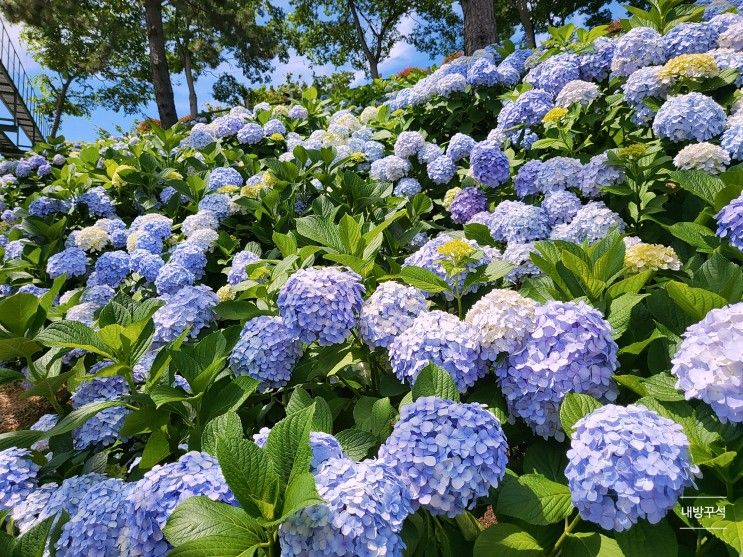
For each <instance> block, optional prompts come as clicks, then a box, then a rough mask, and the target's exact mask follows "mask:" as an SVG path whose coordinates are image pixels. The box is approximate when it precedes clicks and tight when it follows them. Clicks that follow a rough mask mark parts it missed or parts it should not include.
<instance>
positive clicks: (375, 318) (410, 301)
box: [359, 281, 428, 348]
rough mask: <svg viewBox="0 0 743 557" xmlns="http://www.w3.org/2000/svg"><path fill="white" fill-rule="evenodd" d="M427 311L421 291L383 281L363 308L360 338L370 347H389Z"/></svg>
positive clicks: (360, 320) (360, 318) (360, 319)
mask: <svg viewBox="0 0 743 557" xmlns="http://www.w3.org/2000/svg"><path fill="white" fill-rule="evenodd" d="M427 309H428V306H427V304H426V297H425V295H424V294H423V292H421V291H420V290H419V289H417V288H414V287H412V286H404V285H402V284H399V283H396V282H393V281H388V282H383V283H382V284H380V285H379V286H378V287H377V289H376V290H375V291H374V293H373V294H372V295H371V296H369V298H368V299H367V300H366V301H365V302H364V305H363V306H362V307H361V313H360V315H359V332H360V333H361V338H362V339H364V342H366V343H367V344H368V345H369V346H370V347H371V348H387V347H388V346H389V345H390V343H391V342H392V341H393V340H394V339H395V338H396V337H398V336H399V335H400V333H402V332H403V331H404V330H405V329H407V328H408V327H409V326H410V324H411V323H412V322H413V320H414V319H415V318H416V317H418V316H419V315H420V314H421V313H423V312H425V311H427Z"/></svg>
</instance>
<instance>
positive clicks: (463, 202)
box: [449, 187, 488, 224]
mask: <svg viewBox="0 0 743 557" xmlns="http://www.w3.org/2000/svg"><path fill="white" fill-rule="evenodd" d="M487 209H488V198H487V196H486V195H485V192H484V191H482V190H481V189H480V188H475V187H469V188H464V189H463V190H462V191H460V192H459V193H458V194H457V195H456V196H455V197H454V200H453V201H452V203H451V205H450V206H449V213H451V220H452V221H453V222H455V223H457V224H465V223H466V222H468V221H469V220H470V218H472V216H473V215H475V214H476V213H479V212H481V211H487Z"/></svg>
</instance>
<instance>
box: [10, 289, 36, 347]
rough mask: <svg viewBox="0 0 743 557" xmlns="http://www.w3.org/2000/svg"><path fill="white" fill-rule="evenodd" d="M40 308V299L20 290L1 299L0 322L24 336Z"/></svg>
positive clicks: (14, 332)
mask: <svg viewBox="0 0 743 557" xmlns="http://www.w3.org/2000/svg"><path fill="white" fill-rule="evenodd" d="M38 309H39V299H38V298H37V297H36V296H34V295H33V294H27V293H25V292H20V293H18V294H13V295H12V296H8V297H7V298H3V299H2V300H0V323H2V325H3V327H5V328H6V329H7V330H8V331H10V332H11V333H13V334H14V335H15V336H19V337H22V336H23V335H24V333H25V332H26V329H27V328H28V323H29V321H31V319H32V318H33V317H34V315H36V312H37V310H38Z"/></svg>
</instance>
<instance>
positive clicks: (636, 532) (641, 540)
mask: <svg viewBox="0 0 743 557" xmlns="http://www.w3.org/2000/svg"><path fill="white" fill-rule="evenodd" d="M614 538H615V539H616V540H617V544H619V548H620V549H621V550H622V553H623V554H624V556H625V557H645V556H646V555H652V556H653V557H677V556H678V550H679V547H678V542H677V541H676V533H675V532H674V531H673V529H672V528H671V526H670V525H669V524H668V522H667V521H666V520H661V521H660V522H659V523H657V524H650V523H649V522H648V521H646V520H641V521H640V522H638V523H637V524H635V525H634V526H633V527H632V528H630V529H629V530H625V531H624V532H617V533H616V534H614Z"/></svg>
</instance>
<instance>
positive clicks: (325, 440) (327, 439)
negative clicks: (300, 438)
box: [253, 427, 346, 472]
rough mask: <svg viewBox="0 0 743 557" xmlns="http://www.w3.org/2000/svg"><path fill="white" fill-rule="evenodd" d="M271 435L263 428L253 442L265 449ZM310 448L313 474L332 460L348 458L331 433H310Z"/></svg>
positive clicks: (268, 430)
mask: <svg viewBox="0 0 743 557" xmlns="http://www.w3.org/2000/svg"><path fill="white" fill-rule="evenodd" d="M269 433H271V430H270V429H269V428H267V427H263V428H261V430H260V431H259V432H258V433H256V434H255V435H253V442H254V443H255V444H256V445H258V446H259V447H260V448H263V447H265V445H266V441H268V435H269ZM310 448H311V449H312V462H311V463H310V470H311V471H312V472H317V471H318V470H320V467H321V466H322V465H323V464H324V463H325V462H326V461H328V460H330V459H331V458H343V459H345V458H346V455H345V453H344V452H343V447H341V444H340V443H339V442H338V440H337V439H336V438H335V437H333V436H332V435H330V434H329V433H323V432H321V431H310Z"/></svg>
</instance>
